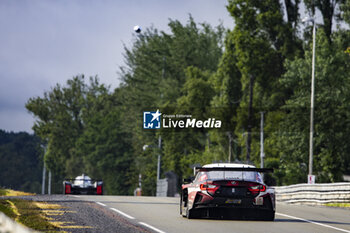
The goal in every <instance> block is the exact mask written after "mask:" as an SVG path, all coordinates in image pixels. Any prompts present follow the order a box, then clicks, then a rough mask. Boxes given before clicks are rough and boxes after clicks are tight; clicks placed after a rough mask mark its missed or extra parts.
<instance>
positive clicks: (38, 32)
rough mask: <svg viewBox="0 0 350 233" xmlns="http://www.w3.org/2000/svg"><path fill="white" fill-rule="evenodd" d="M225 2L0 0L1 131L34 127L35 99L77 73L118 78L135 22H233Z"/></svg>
mask: <svg viewBox="0 0 350 233" xmlns="http://www.w3.org/2000/svg"><path fill="white" fill-rule="evenodd" d="M226 5H227V1H226V0H176V1H174V0H147V1H141V0H138V1H136V0H128V1H125V0H60V1H57V0H1V1H0V35H1V36H0V79H1V84H0V129H4V130H6V131H14V132H18V131H27V132H30V133H32V132H33V131H32V129H31V128H32V126H33V122H34V118H33V116H32V115H31V114H30V113H28V112H27V110H26V109H25V107H24V106H25V103H26V102H27V100H28V99H29V98H30V97H36V96H43V93H44V92H45V91H49V90H50V88H51V87H53V86H54V85H55V84H56V83H60V84H64V83H65V82H66V80H67V79H70V78H72V77H73V76H75V75H77V74H85V75H86V76H95V75H98V76H99V78H100V81H101V82H102V83H105V84H108V85H111V86H112V87H113V88H114V87H117V86H118V84H119V80H118V74H117V72H118V67H119V66H121V65H123V56H122V54H123V44H125V45H127V46H129V47H130V46H131V42H132V38H133V34H134V32H133V27H134V25H141V26H142V27H143V28H145V27H150V26H153V27H155V28H157V29H160V30H164V31H169V30H168V27H167V24H168V22H169V20H168V19H169V18H171V19H177V20H180V21H181V22H182V23H183V24H185V23H186V21H187V20H188V15H189V14H192V16H193V17H194V20H195V21H196V22H207V23H209V24H211V25H212V26H216V25H218V24H219V23H220V20H221V21H222V22H223V24H224V26H225V27H227V28H232V27H233V20H232V18H231V17H230V16H229V13H228V12H227V10H226V7H225V6H226Z"/></svg>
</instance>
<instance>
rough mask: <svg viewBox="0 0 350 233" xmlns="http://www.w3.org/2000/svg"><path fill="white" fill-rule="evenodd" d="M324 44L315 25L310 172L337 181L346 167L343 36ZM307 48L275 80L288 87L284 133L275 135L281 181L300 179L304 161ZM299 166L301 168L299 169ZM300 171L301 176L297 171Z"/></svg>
mask: <svg viewBox="0 0 350 233" xmlns="http://www.w3.org/2000/svg"><path fill="white" fill-rule="evenodd" d="M333 38H334V39H333V42H332V44H330V43H329V41H328V38H327V34H326V33H325V32H324V31H323V30H322V29H319V30H318V33H317V41H316V46H317V47H316V50H317V53H316V54H317V57H316V61H317V62H316V68H315V70H316V74H315V77H316V87H315V90H316V94H315V110H314V111H315V121H314V122H315V136H314V141H315V147H314V172H315V174H316V176H317V181H318V182H336V181H341V180H342V174H343V172H344V171H345V170H347V171H348V169H349V168H348V167H346V164H348V163H346V162H345V161H349V156H348V154H349V146H348V145H347V143H346V138H347V137H348V135H349V133H350V132H349V131H348V125H349V123H350V122H349V121H348V119H349V118H348V114H349V113H348V109H349V104H348V103H349V92H348V88H349V86H348V85H349V82H348V75H347V72H346V70H348V69H349V68H350V67H349V64H350V63H349V61H350V60H349V59H350V58H349V56H348V57H347V55H346V54H345V53H344V50H345V49H346V46H347V45H348V44H349V39H350V37H349V34H347V33H344V32H338V33H337V34H335V35H334V37H333ZM311 53H312V49H311V46H308V49H307V50H306V52H305V58H299V59H296V60H294V61H288V62H287V63H286V66H287V70H288V72H287V73H286V74H285V76H284V78H283V79H282V80H281V82H282V83H283V85H285V86H289V87H294V93H293V95H292V96H291V98H290V99H289V100H288V101H287V103H286V106H285V109H286V114H285V116H284V121H282V122H281V123H282V124H281V125H280V127H281V129H283V131H284V132H289V135H286V134H285V135H282V136H281V137H280V138H278V141H279V142H278V147H279V150H280V153H281V166H282V167H283V169H284V170H285V171H286V173H288V171H290V173H288V174H286V178H287V179H285V183H295V182H304V181H305V179H306V174H307V169H306V167H307V166H306V165H307V164H308V162H307V161H308V154H307V153H305V151H308V140H309V138H308V130H309V126H308V124H309V115H308V114H309V112H310V109H309V106H310V71H311ZM300 165H302V166H304V167H303V168H302V169H301V168H300V167H299V166H300ZM296 171H299V173H298V172H296ZM300 171H302V174H301V173H300Z"/></svg>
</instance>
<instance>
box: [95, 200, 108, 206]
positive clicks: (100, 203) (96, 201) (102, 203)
mask: <svg viewBox="0 0 350 233" xmlns="http://www.w3.org/2000/svg"><path fill="white" fill-rule="evenodd" d="M96 203H97V204H99V205H101V206H106V205H105V204H103V203H101V202H98V201H96Z"/></svg>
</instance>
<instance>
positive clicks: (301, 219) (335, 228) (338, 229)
mask: <svg viewBox="0 0 350 233" xmlns="http://www.w3.org/2000/svg"><path fill="white" fill-rule="evenodd" d="M276 214H277V215H280V216H283V217H287V218H293V219H297V220H300V221H303V222H308V223H312V224H315V225H319V226H322V227H327V228H331V229H334V230H337V231H342V232H347V233H350V231H348V230H345V229H341V228H338V227H333V226H330V225H327V224H323V223H319V222H314V221H311V220H307V219H303V218H299V217H295V216H291V215H287V214H281V213H276Z"/></svg>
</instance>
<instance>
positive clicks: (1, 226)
mask: <svg viewBox="0 0 350 233" xmlns="http://www.w3.org/2000/svg"><path fill="white" fill-rule="evenodd" d="M0 233H39V232H38V231H34V230H32V229H29V228H27V227H25V226H23V225H21V224H19V223H17V222H15V221H13V220H12V219H10V218H9V217H7V216H6V215H5V214H4V213H2V212H0Z"/></svg>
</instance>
